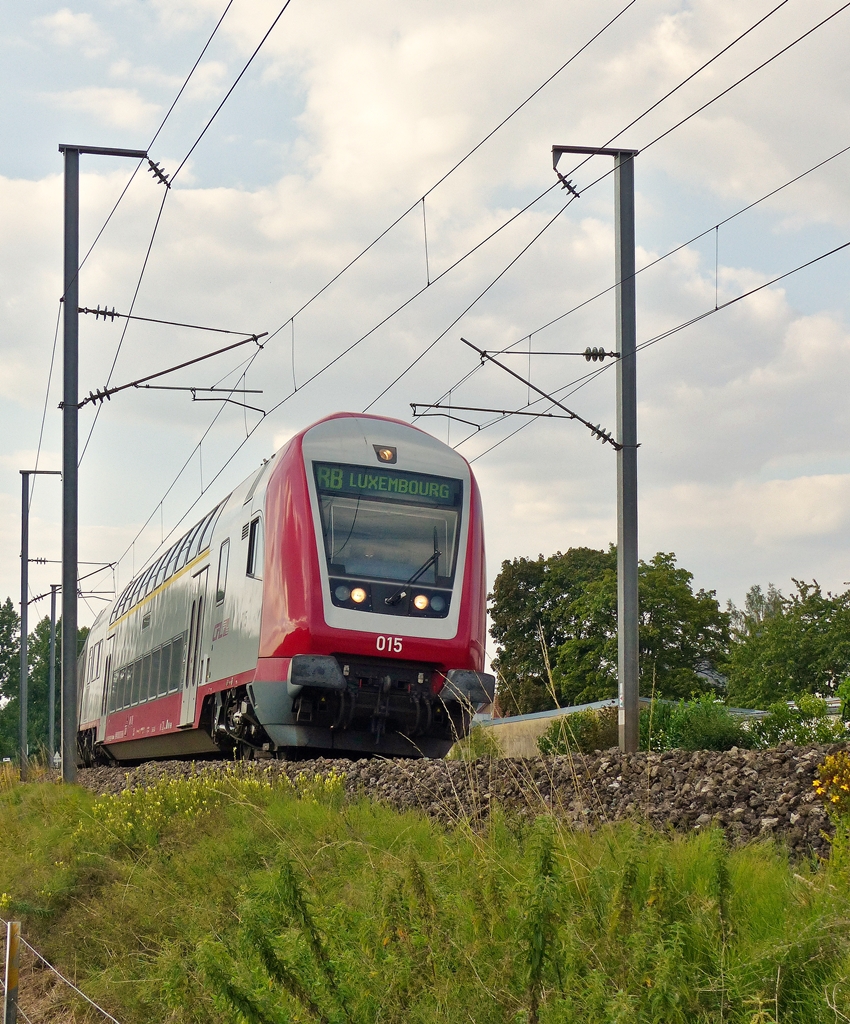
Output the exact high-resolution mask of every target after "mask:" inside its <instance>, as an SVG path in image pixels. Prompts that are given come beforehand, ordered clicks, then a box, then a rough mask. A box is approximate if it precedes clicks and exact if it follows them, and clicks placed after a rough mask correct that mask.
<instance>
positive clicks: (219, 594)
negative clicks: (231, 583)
mask: <svg viewBox="0 0 850 1024" xmlns="http://www.w3.org/2000/svg"><path fill="white" fill-rule="evenodd" d="M229 559H230V538H229V537H226V538H225V539H224V540H223V541H222V542H221V548H220V549H219V552H218V577H217V578H216V584H215V603H216V604H221V603H222V601H223V600H224V591H225V589H226V587H227V563H228V561H229Z"/></svg>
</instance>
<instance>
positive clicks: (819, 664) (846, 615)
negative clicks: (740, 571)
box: [726, 580, 850, 708]
mask: <svg viewBox="0 0 850 1024" xmlns="http://www.w3.org/2000/svg"><path fill="white" fill-rule="evenodd" d="M794 586H795V588H796V590H795V592H794V593H792V594H791V596H790V597H787V598H786V597H783V596H782V594H781V593H780V592H779V591H778V590H776V589H775V588H774V587H773V586H770V587H769V588H768V594H767V599H766V600H763V598H764V595H762V593H761V590H760V588H758V587H753V588H752V589H751V590H750V592H749V593H748V594H747V600H746V604H745V608H744V610H743V611H742V612H739V611H738V610H737V609H734V608H733V609H732V623H733V633H732V645H731V649H730V655H729V661H728V665H727V667H726V671H727V673H728V676H729V694H728V695H729V701H730V702H731V703H734V704H738V705H739V706H741V707H757V708H766V707H768V706H769V705H771V704H774V703H775V702H776V701H780V700H781V701H785V700H791V699H794V698H796V697H797V696H799V695H800V694H803V693H808V694H816V695H820V696H822V697H829V696H833V695H834V694H836V693H837V692H838V688H839V686H840V685H841V683H842V681H843V680H845V679H846V678H847V677H848V675H850V590H847V591H845V592H844V593H842V594H832V593H829V592H827V593H826V594H824V593H823V592H822V590H821V588H820V584H819V583H818V582H817V580H813V581H812V582H811V583H805V582H803V581H801V580H794Z"/></svg>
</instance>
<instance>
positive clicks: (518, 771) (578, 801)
mask: <svg viewBox="0 0 850 1024" xmlns="http://www.w3.org/2000/svg"><path fill="white" fill-rule="evenodd" d="M843 749H847V746H846V745H835V744H833V745H830V746H811V747H795V746H793V745H791V744H783V745H781V746H779V747H778V748H775V749H772V750H739V749H738V748H737V747H733V749H732V750H729V751H724V752H722V753H718V752H714V751H696V752H690V751H684V750H671V751H665V752H664V753H660V754H646V753H639V754H623V753H621V752H620V751H619V750H617V749H612V750H606V751H596V752H595V753H594V754H591V755H576V756H575V757H568V756H561V757H534V758H527V759H523V760H512V759H499V760H495V759H494V760H487V759H481V760H478V761H472V762H462V761H427V760H421V761H407V760H382V759H380V758H371V759H369V760H362V761H347V760H328V759H324V758H319V759H316V760H312V761H261V762H247V763H246V764H245V765H244V766H243V767H244V770H246V771H258V772H262V771H265V770H269V771H271V772H273V773H281V774H285V775H287V776H289V777H290V778H295V776H297V775H298V774H299V773H305V774H307V775H313V774H316V773H319V774H325V773H327V772H328V771H330V770H331V769H332V768H334V769H336V770H337V772H341V773H343V774H344V775H345V789H346V792H347V793H348V794H350V795H351V796H366V797H368V798H369V799H372V800H377V801H381V802H383V803H386V804H389V805H390V806H392V807H394V808H396V809H397V810H402V811H404V810H419V811H421V812H424V813H425V814H427V815H429V816H430V817H433V818H435V819H437V820H439V821H441V822H443V823H445V824H453V823H456V822H460V821H463V820H466V821H473V822H474V821H480V820H481V819H483V818H486V816H487V815H488V814H489V810H490V806H491V804H499V805H501V806H503V807H505V808H507V809H510V810H511V811H513V812H515V813H518V814H521V815H529V816H533V815H536V814H539V813H542V812H545V811H553V812H554V813H555V814H557V815H558V817H560V818H561V819H563V820H565V821H567V822H568V823H569V824H570V825H572V826H573V827H574V828H577V829H592V828H595V827H598V826H599V825H600V824H603V823H605V822H613V821H622V820H624V819H639V820H644V821H647V822H649V823H650V824H651V825H653V826H654V827H656V828H658V829H660V830H665V829H670V828H672V829H675V830H676V831H678V832H688V831H695V830H699V829H703V828H707V827H709V826H710V825H713V824H715V825H718V826H720V827H721V828H722V829H723V830H724V832H725V833H726V835H727V837H728V839H729V841H730V842H731V843H732V844H733V845H739V844H741V843H745V842H749V841H751V840H754V839H763V838H766V837H768V838H773V837H775V838H778V839H781V840H783V841H784V843H785V844H786V845H787V846H788V848H789V849H790V851H791V852H792V854H794V855H795V856H807V855H809V854H811V853H816V854H819V855H821V856H826V855H827V853H828V850H829V836H830V835H831V834H832V831H833V828H832V824H831V822H830V820H829V817H828V816H827V814H826V811H825V809H824V807H823V804H822V803H821V801H820V800H819V799H818V798H817V796H816V795H815V791H814V787H813V784H812V783H813V780H814V779H815V778H816V771H817V767H818V765H819V764H820V763H821V762H822V761H823V759H824V757H825V756H826V754H828V753H833V752H835V751H836V750H843ZM223 765H224V762H198V763H195V762H189V761H151V762H147V763H145V764H142V765H139V766H138V767H135V768H126V767H111V766H110V767H98V768H88V769H82V770H80V772H79V775H78V780H79V782H80V783H81V784H82V785H83V786H86V787H87V788H88V789H90V790H93V791H94V792H96V793H101V794H102V793H117V792H120V791H121V790H122V789H125V788H128V787H131V788H135V787H138V786H142V787H144V786H148V785H151V784H153V783H154V782H156V781H157V780H158V779H160V778H162V777H164V776H165V777H170V778H179V777H186V776H189V775H192V774H194V773H196V772H198V771H211V772H215V771H219V770H221V768H222V767H223Z"/></svg>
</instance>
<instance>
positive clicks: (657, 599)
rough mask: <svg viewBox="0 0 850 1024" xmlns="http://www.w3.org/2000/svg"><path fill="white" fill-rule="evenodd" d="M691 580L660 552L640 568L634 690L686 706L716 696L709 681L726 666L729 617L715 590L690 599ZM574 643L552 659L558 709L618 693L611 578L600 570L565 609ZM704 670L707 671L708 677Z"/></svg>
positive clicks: (614, 587) (613, 582)
mask: <svg viewBox="0 0 850 1024" xmlns="http://www.w3.org/2000/svg"><path fill="white" fill-rule="evenodd" d="M693 578H694V577H693V573H691V572H689V571H688V570H687V569H683V568H681V567H680V566H677V565H676V556H675V555H674V554H672V553H669V554H667V553H664V552H661V551H659V552H658V553H657V554H656V555H655V556H654V557H653V558H652V559H651V561H649V562H644V561H641V562H640V563H639V565H638V602H639V611H640V618H639V624H638V625H639V644H640V689H641V693H643V694H644V695H646V696H649V694H650V693H651V692H654V693H655V696H657V697H667V698H679V699H681V698H684V697H689V696H690V695H691V694H692V693H694V692H707V691H711V690H712V689H714V685H713V683H712V681H711V673H712V671H713V670H715V669H716V667H717V666H718V665H719V664H720V663H721V662H723V661H724V660H725V657H726V655H727V651H728V644H729V614H728V613H727V612H724V611H722V610H721V609H720V606H719V605H718V603H717V598H716V596H715V592H714V591H713V590H708V591H707V590H699V591H697V592H696V593H694V590H693V586H692V584H693ZM571 621H572V623H573V631H572V635H571V636H570V637H569V638H568V639H567V640H566V641H565V642H564V643H563V644H562V646H561V648H560V650H559V651H558V654H557V659H556V666H557V671H556V680H557V684H558V689H559V691H560V693H561V695H562V697H563V701H564V703H570V704H581V703H585V702H588V701H594V700H602V699H604V698H606V697H612V696H614V695H615V694H616V692H617V571H616V568H612V569H608V570H606V571H605V572H604V573H603V575H602V577H601V578H600V579H598V580H596V581H594V582H592V583H590V584H589V585H588V586H587V588H586V589H585V591H584V593H583V594H582V595H581V596H580V597H579V598H578V600H577V601H575V602H574V603H573V606H572V608H571ZM707 670H708V671H707Z"/></svg>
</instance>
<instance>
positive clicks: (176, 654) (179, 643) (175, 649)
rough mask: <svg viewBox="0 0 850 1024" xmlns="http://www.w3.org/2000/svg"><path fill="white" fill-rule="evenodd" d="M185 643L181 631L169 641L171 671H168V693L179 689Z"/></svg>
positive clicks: (184, 636)
mask: <svg viewBox="0 0 850 1024" xmlns="http://www.w3.org/2000/svg"><path fill="white" fill-rule="evenodd" d="M185 643H186V634H185V633H181V634H180V636H176V637H175V638H174V639H173V640H172V641H171V671H170V672H169V680H168V682H169V686H168V692H169V693H176V692H177V690H179V689H180V677H181V676H182V674H183V647H184V645H185Z"/></svg>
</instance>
